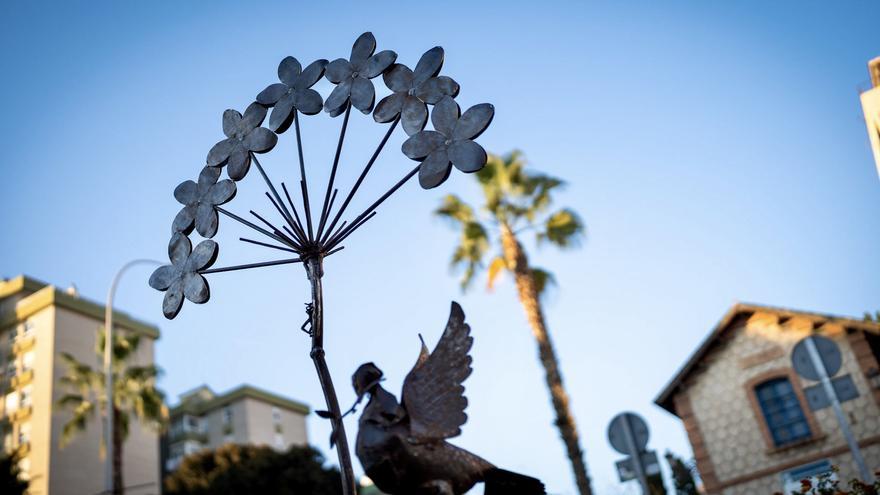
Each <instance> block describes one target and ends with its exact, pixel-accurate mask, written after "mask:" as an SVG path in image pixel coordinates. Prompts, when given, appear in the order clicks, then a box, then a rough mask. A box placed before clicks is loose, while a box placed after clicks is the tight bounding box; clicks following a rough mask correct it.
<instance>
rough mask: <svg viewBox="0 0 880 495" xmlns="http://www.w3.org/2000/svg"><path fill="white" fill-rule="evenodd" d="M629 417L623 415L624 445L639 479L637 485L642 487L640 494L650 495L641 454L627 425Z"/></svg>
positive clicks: (628, 424)
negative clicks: (627, 449)
mask: <svg viewBox="0 0 880 495" xmlns="http://www.w3.org/2000/svg"><path fill="white" fill-rule="evenodd" d="M629 418H630V415H629V414H628V413H627V414H624V415H623V434H624V436H625V437H626V445H627V447H628V448H629V456H630V459H632V463H633V467H634V468H635V470H636V476H638V478H639V483H640V484H641V485H642V493H643V494H644V495H650V493H651V490H650V489H649V488H648V478H647V477H646V476H645V467H644V466H642V455H641V454H642V453H641V452H640V451H639V448H638V447H636V440H635V436H634V435H633V432H632V425H631V424H630V423H629Z"/></svg>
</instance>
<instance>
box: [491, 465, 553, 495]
mask: <svg viewBox="0 0 880 495" xmlns="http://www.w3.org/2000/svg"><path fill="white" fill-rule="evenodd" d="M484 480H485V485H486V488H485V491H484V492H483V493H484V495H545V494H546V493H547V492H546V491H544V483H541V481H540V480H537V479H535V478H532V477H530V476H525V475H522V474H517V473H512V472H510V471H505V470H503V469H498V468H492V469H490V470H489V471H487V472H486V474H485V478H484Z"/></svg>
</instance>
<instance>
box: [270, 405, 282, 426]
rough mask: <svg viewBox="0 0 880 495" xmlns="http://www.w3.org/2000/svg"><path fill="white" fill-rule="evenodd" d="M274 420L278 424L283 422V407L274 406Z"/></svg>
mask: <svg viewBox="0 0 880 495" xmlns="http://www.w3.org/2000/svg"><path fill="white" fill-rule="evenodd" d="M272 422H273V423H275V424H278V423H280V422H281V409H278V408H277V407H273V408H272Z"/></svg>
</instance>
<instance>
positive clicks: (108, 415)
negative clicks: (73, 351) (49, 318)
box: [104, 259, 162, 493]
mask: <svg viewBox="0 0 880 495" xmlns="http://www.w3.org/2000/svg"><path fill="white" fill-rule="evenodd" d="M144 264H150V265H161V264H162V263H161V262H159V261H156V260H151V259H136V260H131V261H129V262H128V263H126V264H124V265H122V268H120V269H119V271H118V272H116V275H115V276H114V277H113V282H112V283H111V284H110V291H109V292H107V305H106V306H105V307H104V388H105V393H106V395H107V407H106V410H105V411H104V446H105V449H106V456H105V466H104V493H113V409H112V408H113V372H112V367H113V297H114V296H115V295H116V287H117V286H118V285H119V280H120V279H121V278H122V274H123V273H125V272H126V270H128V269H129V268H131V267H133V266H135V265H144Z"/></svg>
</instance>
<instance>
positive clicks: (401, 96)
mask: <svg viewBox="0 0 880 495" xmlns="http://www.w3.org/2000/svg"><path fill="white" fill-rule="evenodd" d="M407 98H408V95H407V94H406V93H404V92H397V93H391V94H390V95H388V96H386V97H385V98H382V100H381V101H380V102H379V104H378V105H376V110H375V111H374V112H373V120H375V121H376V122H379V123H380V124H384V123H386V122H391V121H392V120H394V119H396V118H397V116H398V115H400V113H401V112H402V111H403V104H404V102H405V101H406V100H407Z"/></svg>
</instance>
